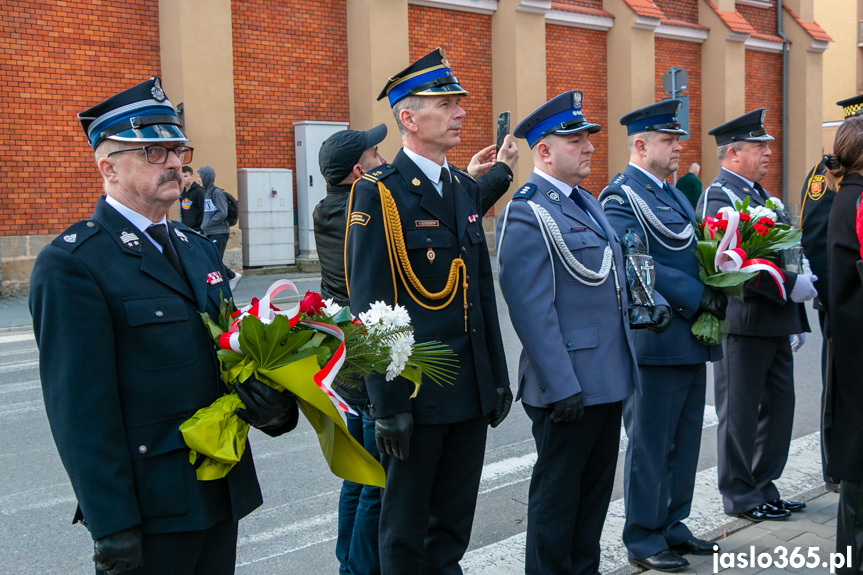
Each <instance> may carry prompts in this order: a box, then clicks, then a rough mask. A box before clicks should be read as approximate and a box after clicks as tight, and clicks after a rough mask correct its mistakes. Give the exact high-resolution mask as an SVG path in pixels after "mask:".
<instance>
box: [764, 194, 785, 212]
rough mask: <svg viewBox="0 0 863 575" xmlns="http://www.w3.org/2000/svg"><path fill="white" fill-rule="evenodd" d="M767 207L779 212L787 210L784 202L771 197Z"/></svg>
mask: <svg viewBox="0 0 863 575" xmlns="http://www.w3.org/2000/svg"><path fill="white" fill-rule="evenodd" d="M767 207H768V208H770V209H771V210H776V211H779V210H784V209H785V204H783V203H782V200H780V199H779V198H774V197H772V196H771V197H770V198H768V199H767Z"/></svg>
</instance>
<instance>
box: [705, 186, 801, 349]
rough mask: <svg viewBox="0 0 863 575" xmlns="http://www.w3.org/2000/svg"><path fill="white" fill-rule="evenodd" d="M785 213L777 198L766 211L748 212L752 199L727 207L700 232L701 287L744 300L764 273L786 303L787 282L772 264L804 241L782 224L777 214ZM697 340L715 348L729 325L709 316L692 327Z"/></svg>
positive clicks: (759, 208)
mask: <svg viewBox="0 0 863 575" xmlns="http://www.w3.org/2000/svg"><path fill="white" fill-rule="evenodd" d="M782 209H784V206H783V205H782V202H781V201H780V200H778V199H776V198H770V199H768V200H767V204H766V206H755V207H750V206H749V198H748V197H746V198H744V200H743V201H742V202H740V201H738V202H734V208H731V207H724V208H722V209H721V210H719V213H717V214H716V217H711V216H708V217H706V218H705V219H704V221H702V222H701V223H700V224H699V226H698V244H697V248H696V250H695V251H694V254H695V258H696V259H697V260H698V266H699V275H700V277H701V281H702V282H703V283H704V284H705V285H708V286H710V287H712V288H715V289H718V290H720V291H722V292H723V293H725V294H726V295H728V296H729V297H736V298H738V299H740V300H742V299H743V286H744V284H745V283H746V282H747V281H749V280H751V279H753V278H754V277H756V276H757V275H758V274H759V272H762V271H764V272H767V273H768V274H769V276H770V277H771V278H772V279H773V281H774V282H775V283H776V286H777V288H778V289H779V293H780V295H781V296H782V298H783V299H784V298H786V293H785V276H784V275H783V274H782V270H780V269H779V267H778V266H777V265H776V263H774V262H773V261H771V260H772V259H776V257H777V256H778V252H779V251H780V250H783V249H785V248H789V247H791V246H793V245H795V244H797V243H798V242H799V241H800V235H801V231H800V230H799V229H793V228H792V227H791V226H789V225H787V224H781V223H777V216H776V211H778V210H782ZM692 334H693V335H694V336H695V337H696V339H698V341H700V342H701V343H703V344H704V345H714V344H717V343H719V342H721V341H722V339H723V338H724V337H725V336H726V335H727V334H728V322H727V321H725V320H722V321H720V320H719V319H718V318H717V317H716V316H714V315H712V314H710V313H708V312H704V313H702V314H701V315H700V316H698V318H697V319H696V320H695V323H694V324H693V325H692Z"/></svg>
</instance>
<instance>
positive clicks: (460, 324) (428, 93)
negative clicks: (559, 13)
mask: <svg viewBox="0 0 863 575" xmlns="http://www.w3.org/2000/svg"><path fill="white" fill-rule="evenodd" d="M466 95H467V92H466V91H465V90H464V88H462V87H461V86H460V85H459V83H458V81H457V80H456V78H455V76H454V75H453V73H452V70H451V69H450V67H449V63H448V62H447V60H446V58H445V55H444V51H443V50H442V49H437V50H435V51H433V52H431V53H430V54H428V55H426V56H424V57H423V58H421V59H419V60H417V61H416V62H414V63H413V64H411V65H410V66H409V67H408V68H406V69H405V70H403V71H401V72H399V73H398V74H396V75H395V76H393V77H392V78H390V79H389V80H388V81H387V83H386V86H385V87H384V89H383V91H382V92H381V94H380V96H379V97H378V99H382V98H384V97H386V98H388V99H389V103H390V106H392V109H393V114H394V115H395V117H396V121H397V123H398V126H399V131H400V133H401V135H402V140H403V144H404V147H403V148H402V149H401V151H399V153H398V154H397V155H396V157H395V160H394V161H393V163H392V164H386V165H384V166H382V167H380V168H379V169H377V170H374V171H372V172H370V173H369V174H366V175H365V176H363V178H361V179H360V180H358V181H357V183H356V184H355V186H354V191H353V194H352V199H351V201H350V203H349V208H350V211H349V215H348V226H349V227H348V233H347V238H346V246H345V252H346V253H345V256H346V271H347V280H348V282H347V283H348V289H349V294H350V302H351V309H352V310H353V311H354V313H359V312H362V311H365V310H366V309H368V308H369V306H370V304H372V303H374V302H376V301H379V300H380V301H384V302H386V303H389V304H392V303H398V304H400V305H403V306H405V307H406V308H407V310H408V312H409V313H410V316H411V321H412V324H413V326H414V335H415V338H416V340H417V341H418V342H422V341H434V340H437V341H441V342H442V343H444V344H446V345H447V346H448V347H449V348H450V349H451V350H452V351H453V352H455V354H456V355H457V356H458V372H457V375H456V377H455V381H454V383H453V384H452V385H444V386H438V385H436V384H434V383H431V382H426V383H424V384H423V386H422V387H421V389H420V391H419V395H418V396H417V397H416V398H415V399H413V400H411V398H410V395H411V392H412V388H413V386H412V384H410V383H409V382H408V381H407V380H405V379H402V378H397V379H395V380H393V381H385V379H384V376H383V375H381V376H379V377H378V376H371V377H368V378H366V388H367V390H368V393H369V398H370V402H371V405H370V406H369V410H370V413H371V415H372V417H373V418H374V419H375V433H376V439H377V446H378V450H379V451H380V453H381V463H382V464H383V466H384V469H385V470H386V473H387V486H386V488H385V489H384V494H383V503H382V507H381V522H380V555H381V572H382V573H384V575H387V574H398V575H401V574H404V573H460V572H461V569H460V567H459V565H458V562H459V560H460V559H461V558H462V556H463V555H464V552H465V550H466V549H467V545H468V542H469V540H470V532H471V523H472V521H473V514H474V509H475V507H476V496H477V491H478V489H479V481H480V476H481V473H482V462H483V456H484V452H485V440H486V433H487V427H488V425H489V424H491V426H492V427H494V426H497V425H498V424H500V423H501V421H503V419H504V417H506V415H507V413H508V411H509V408H510V405H511V403H512V393H511V392H510V389H509V379H508V375H507V369H506V361H505V357H504V351H503V342H502V340H501V336H500V326H499V323H498V318H497V307H496V304H495V298H494V285H493V279H492V272H491V263H490V261H489V256H488V248H487V246H486V243H485V234H484V232H483V229H482V222H481V217H482V209H481V194H480V191H479V189H478V187H477V185H476V183H475V182H474V181H473V179H472V178H471V177H470V176H469V175H468V174H467V173H466V172H464V171H462V170H459V169H458V168H456V167H455V166H453V165H452V164H449V163H447V161H446V154H447V152H448V151H449V150H451V149H452V148H454V147H455V146H457V145H458V144H459V141H460V134H461V123H462V119H463V118H464V116H465V112H464V110H463V109H462V107H461V106H460V105H459V100H460V98H462V97H463V96H466Z"/></svg>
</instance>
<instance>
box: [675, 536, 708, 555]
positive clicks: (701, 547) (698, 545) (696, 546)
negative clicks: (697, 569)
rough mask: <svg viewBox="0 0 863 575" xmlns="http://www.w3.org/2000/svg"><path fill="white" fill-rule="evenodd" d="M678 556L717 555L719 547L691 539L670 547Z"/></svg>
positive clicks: (694, 538)
mask: <svg viewBox="0 0 863 575" xmlns="http://www.w3.org/2000/svg"><path fill="white" fill-rule="evenodd" d="M670 549H671V550H672V551H674V552H675V553H677V554H678V555H713V554H714V553H719V545H717V544H716V543H714V542H713V541H707V540H706V539H698V538H696V537H691V538H690V539H689V540H687V541H684V542H683V543H678V544H677V545H672V546H671V547H670Z"/></svg>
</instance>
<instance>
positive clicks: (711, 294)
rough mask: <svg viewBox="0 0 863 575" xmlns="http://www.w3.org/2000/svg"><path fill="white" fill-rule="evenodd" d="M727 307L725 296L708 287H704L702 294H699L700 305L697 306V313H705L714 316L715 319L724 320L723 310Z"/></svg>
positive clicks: (726, 297)
mask: <svg viewBox="0 0 863 575" xmlns="http://www.w3.org/2000/svg"><path fill="white" fill-rule="evenodd" d="M727 307H728V296H727V295H725V294H724V293H722V292H721V291H719V290H717V289H713V288H712V287H710V286H704V293H703V294H701V303H699V304H698V311H706V312H707V313H709V314H711V315H714V316H716V318H717V319H725V308H727Z"/></svg>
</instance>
